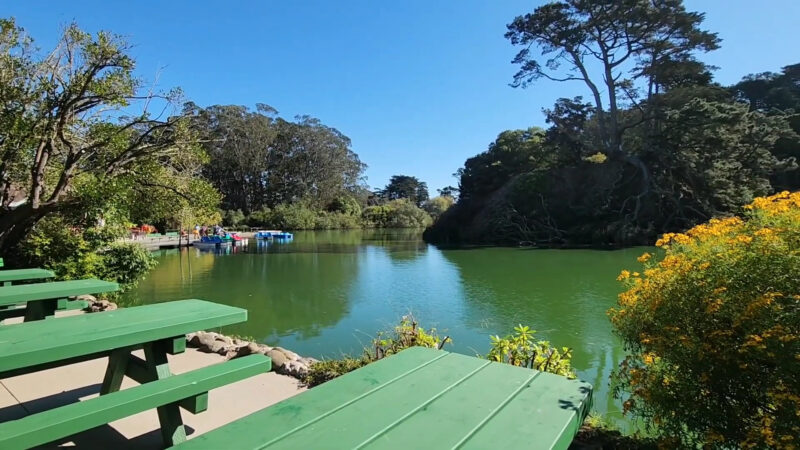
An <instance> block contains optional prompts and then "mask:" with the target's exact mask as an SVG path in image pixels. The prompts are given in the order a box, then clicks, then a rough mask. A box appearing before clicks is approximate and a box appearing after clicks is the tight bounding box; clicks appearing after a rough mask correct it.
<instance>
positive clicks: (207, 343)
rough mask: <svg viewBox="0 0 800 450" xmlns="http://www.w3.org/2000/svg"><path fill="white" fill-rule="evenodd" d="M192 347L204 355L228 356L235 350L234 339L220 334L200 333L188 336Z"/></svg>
mask: <svg viewBox="0 0 800 450" xmlns="http://www.w3.org/2000/svg"><path fill="white" fill-rule="evenodd" d="M186 339H187V342H188V344H189V346H190V347H195V348H197V349H198V350H200V351H201V352H204V353H218V354H220V355H227V354H228V352H229V351H231V350H232V349H233V348H234V345H233V339H231V338H229V337H228V336H223V335H221V334H218V333H211V332H206V331H198V332H197V333H189V334H187V335H186Z"/></svg>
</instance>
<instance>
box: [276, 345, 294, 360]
mask: <svg viewBox="0 0 800 450" xmlns="http://www.w3.org/2000/svg"><path fill="white" fill-rule="evenodd" d="M275 350H280V351H281V353H283V354H284V355H286V357H287V358H289V360H290V361H297V360H299V359H300V355H298V354H297V353H295V352H293V351H290V350H286V349H285V348H283V347H275Z"/></svg>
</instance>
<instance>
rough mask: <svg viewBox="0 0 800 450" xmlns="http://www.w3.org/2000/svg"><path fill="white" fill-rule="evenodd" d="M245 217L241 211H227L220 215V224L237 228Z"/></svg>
mask: <svg viewBox="0 0 800 450" xmlns="http://www.w3.org/2000/svg"><path fill="white" fill-rule="evenodd" d="M245 219H246V217H245V215H244V213H243V212H242V210H241V209H237V210H232V209H229V210H227V211H225V212H224V213H223V214H222V224H223V225H225V226H230V227H238V226H239V225H242V224H243V223H244V221H245Z"/></svg>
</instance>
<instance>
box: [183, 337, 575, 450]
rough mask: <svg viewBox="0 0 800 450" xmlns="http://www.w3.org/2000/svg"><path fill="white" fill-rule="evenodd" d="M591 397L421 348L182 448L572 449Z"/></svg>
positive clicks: (567, 384)
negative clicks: (575, 435) (307, 446)
mask: <svg viewBox="0 0 800 450" xmlns="http://www.w3.org/2000/svg"><path fill="white" fill-rule="evenodd" d="M590 399H591V386H590V385H588V384H586V383H583V382H580V381H575V380H568V379H566V378H564V377H560V376H557V375H552V374H547V373H541V372H537V371H533V370H530V369H524V368H519V367H513V366H509V365H504V364H500V363H494V362H489V361H486V360H481V359H478V358H473V357H469V356H464V355H458V354H454V353H448V352H443V351H440V350H433V349H425V348H419V347H417V348H411V349H408V350H404V351H402V352H400V353H399V354H397V355H394V356H390V357H388V358H385V359H383V360H381V361H378V362H376V363H373V364H370V365H368V366H366V367H363V368H361V369H359V370H356V371H354V372H351V373H349V374H347V375H344V376H342V377H339V378H337V379H335V380H332V381H329V382H327V383H325V384H323V385H321V386H319V387H315V388H314V389H311V390H309V391H307V392H305V393H303V394H300V395H298V396H295V397H292V398H290V399H287V400H284V401H283V402H280V403H277V404H275V405H273V406H271V407H269V408H266V409H264V410H261V411H258V412H256V413H254V414H251V415H250V416H247V417H245V418H243V419H240V420H237V421H234V422H233V423H231V424H228V425H225V426H223V427H221V428H218V429H216V430H214V431H211V432H209V433H206V434H205V435H202V436H198V437H196V438H194V439H192V440H190V441H188V442H187V443H185V444H182V445H180V446H178V447H179V448H222V447H224V446H225V445H226V444H230V443H235V446H236V448H241V449H265V448H269V449H273V448H275V449H279V448H287V449H288V448H302V447H298V446H302V445H309V444H310V446H311V447H312V448H314V447H318V446H319V442H321V441H320V440H321V439H324V440H325V442H326V447H327V448H343V449H344V448H382V449H387V448H388V449H395V448H396V449H408V448H459V447H472V448H515V447H520V448H556V449H566V448H567V446H568V445H569V442H570V441H571V439H572V437H573V436H574V434H575V431H576V430H577V428H576V427H574V424H576V423H577V424H580V422H582V421H583V419H584V417H585V415H586V414H587V413H588V405H589V403H590ZM523 413H524V414H523ZM500 430H504V431H505V433H504V432H503V431H500ZM507 435H513V436H507ZM512 441H513V442H514V444H512V445H507V443H509V442H512Z"/></svg>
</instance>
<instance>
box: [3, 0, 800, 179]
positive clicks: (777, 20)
mask: <svg viewBox="0 0 800 450" xmlns="http://www.w3.org/2000/svg"><path fill="white" fill-rule="evenodd" d="M542 3H544V2H543V1H521V0H458V1H456V0H434V1H432V0H407V1H396V2H385V1H376V0H352V1H351V0H340V1H333V0H330V1H328V0H325V1H323V0H307V1H302V2H300V1H273V0H260V1H259V0H249V1H229V2H222V1H211V0H195V1H188V0H187V1H177V0H174V1H168V2H158V1H155V0H143V1H115V0H102V1H101V0H75V1H44V0H5V1H0V15H2V16H13V17H15V18H16V19H17V22H18V24H19V25H21V26H23V27H24V28H25V29H26V30H27V31H28V33H29V34H30V35H31V36H33V37H34V38H35V39H36V42H37V44H38V45H39V46H40V47H41V48H42V49H43V50H47V49H49V48H50V47H51V46H52V45H53V44H54V43H55V41H56V39H57V37H58V33H59V31H60V29H61V28H62V27H63V26H64V25H65V24H68V23H69V22H71V21H73V20H74V21H76V22H77V23H78V24H79V25H80V26H81V27H82V28H84V29H85V30H88V31H92V32H94V31H97V30H110V31H113V32H115V33H117V34H120V35H123V36H125V37H126V38H127V39H128V41H129V42H130V43H132V44H133V45H134V48H133V50H132V54H133V56H134V57H135V58H136V60H137V72H138V74H139V75H140V76H141V77H143V78H145V79H149V80H153V79H155V78H156V76H157V77H158V85H159V86H160V87H162V88H165V89H166V88H170V87H176V86H177V87H181V88H182V89H183V91H184V93H185V95H186V97H187V99H189V100H192V101H194V102H196V103H198V104H200V105H202V106H208V105H213V104H241V105H248V106H251V107H254V105H255V104H256V103H266V104H269V105H271V106H273V107H274V108H276V109H277V110H278V111H279V112H280V114H281V115H282V116H283V117H285V118H292V117H294V116H295V115H298V114H309V115H311V116H315V117H318V118H319V119H320V120H322V121H323V123H325V124H326V125H329V126H332V127H335V128H338V129H339V130H340V131H342V132H343V133H344V134H346V135H347V136H349V137H350V138H351V139H352V141H353V150H355V151H356V152H357V153H358V155H359V156H360V157H361V160H362V161H364V162H365V163H367V165H368V166H369V168H368V169H367V177H368V178H367V183H368V184H370V185H371V186H373V187H381V186H383V185H385V184H386V182H387V181H388V179H389V177H390V176H391V175H393V174H406V175H414V176H417V177H419V178H421V179H422V180H423V181H426V182H428V185H429V187H430V188H431V190H432V191H433V189H436V188H441V187H443V186H446V185H451V184H452V185H455V184H456V183H457V180H455V179H454V178H453V177H452V173H453V172H455V171H456V169H458V168H459V167H461V166H462V165H463V163H464V160H465V159H466V158H468V157H470V156H473V155H475V154H477V153H479V152H481V151H484V150H485V149H486V147H487V145H488V144H489V143H490V142H491V141H492V140H494V138H495V137H496V136H497V134H498V133H499V132H500V131H502V130H506V129H513V128H523V127H528V126H531V125H539V126H544V125H545V124H544V116H543V114H542V112H541V110H542V108H546V107H549V106H551V105H552V104H553V102H554V101H555V100H556V99H557V98H559V97H572V96H575V95H584V94H585V91H584V89H583V86H582V85H580V84H575V83H572V84H563V83H552V82H545V81H542V82H540V83H539V84H537V85H535V86H533V87H530V88H528V89H525V90H522V89H514V88H511V87H509V86H508V83H509V82H510V81H511V78H512V75H513V74H514V72H515V70H516V67H515V66H513V65H512V64H511V63H510V60H511V59H512V58H513V56H514V54H515V53H516V49H515V48H513V47H512V46H511V45H510V43H509V42H508V41H507V40H506V39H505V38H504V37H503V34H504V33H505V31H506V28H505V26H506V24H507V23H509V22H510V21H511V20H512V19H513V18H514V17H515V16H517V15H520V14H524V13H526V12H530V11H533V9H534V8H535V7H536V6H538V5H540V4H542ZM686 6H687V8H688V9H689V10H695V11H703V12H705V13H706V22H705V26H706V28H707V29H709V30H711V31H715V32H718V33H719V35H720V37H721V38H722V39H723V42H722V48H721V49H720V50H717V51H716V52H713V53H711V54H708V55H705V56H703V57H702V59H703V60H704V61H706V62H708V63H710V64H713V65H715V66H718V67H720V69H719V70H718V71H717V72H716V79H717V80H718V81H719V82H721V83H724V84H730V83H734V82H736V81H738V80H739V79H740V78H741V77H742V76H743V75H746V74H749V73H755V72H765V71H778V70H780V68H781V67H782V66H785V65H788V64H793V63H797V62H800V51H798V46H797V43H798V38H797V30H798V27H799V26H800V0H762V1H752V0H686Z"/></svg>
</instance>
